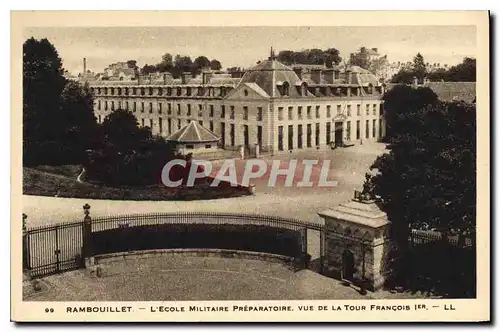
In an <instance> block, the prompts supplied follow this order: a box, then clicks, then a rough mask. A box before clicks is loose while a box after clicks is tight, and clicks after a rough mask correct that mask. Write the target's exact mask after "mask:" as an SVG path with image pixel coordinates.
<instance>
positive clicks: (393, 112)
mask: <svg viewBox="0 0 500 332" xmlns="http://www.w3.org/2000/svg"><path fill="white" fill-rule="evenodd" d="M383 100H384V118H385V121H386V135H385V139H386V140H389V141H390V140H391V139H393V138H396V137H398V136H401V135H404V134H405V133H408V132H410V131H413V130H414V128H415V127H413V125H414V123H413V122H408V121H406V120H407V119H406V117H405V116H406V115H407V114H409V113H414V112H416V111H417V110H419V109H421V108H423V107H425V106H427V105H436V104H437V103H438V96H437V95H436V94H435V93H434V91H432V90H431V89H430V88H427V87H419V88H417V89H414V88H412V87H411V86H407V85H396V86H395V87H393V88H392V89H390V90H389V91H387V92H386V93H385V94H384V97H383Z"/></svg>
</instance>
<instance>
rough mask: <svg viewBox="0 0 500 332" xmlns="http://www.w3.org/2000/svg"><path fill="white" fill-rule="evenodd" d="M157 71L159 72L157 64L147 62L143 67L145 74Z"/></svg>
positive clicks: (142, 71) (142, 70)
mask: <svg viewBox="0 0 500 332" xmlns="http://www.w3.org/2000/svg"><path fill="white" fill-rule="evenodd" d="M156 72H157V68H156V66H153V65H148V64H147V63H146V64H145V65H144V67H142V69H141V73H142V74H143V75H148V74H152V73H156Z"/></svg>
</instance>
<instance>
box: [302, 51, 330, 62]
mask: <svg viewBox="0 0 500 332" xmlns="http://www.w3.org/2000/svg"><path fill="white" fill-rule="evenodd" d="M306 57H307V63H308V64H311V65H324V64H325V61H326V55H325V53H324V52H323V51H322V50H320V49H318V48H313V49H310V50H306Z"/></svg>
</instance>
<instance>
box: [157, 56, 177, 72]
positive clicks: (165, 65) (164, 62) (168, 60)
mask: <svg viewBox="0 0 500 332" xmlns="http://www.w3.org/2000/svg"><path fill="white" fill-rule="evenodd" d="M173 67H174V61H173V57H172V54H170V53H165V54H163V55H162V57H161V62H160V63H158V64H157V65H156V69H157V71H159V72H165V71H169V72H170V71H172V68H173Z"/></svg>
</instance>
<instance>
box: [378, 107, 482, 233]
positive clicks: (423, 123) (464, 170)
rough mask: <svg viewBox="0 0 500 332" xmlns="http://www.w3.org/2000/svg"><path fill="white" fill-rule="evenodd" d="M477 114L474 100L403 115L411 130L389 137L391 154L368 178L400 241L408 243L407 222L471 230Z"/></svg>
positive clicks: (456, 230) (416, 225)
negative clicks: (390, 138) (373, 174)
mask: <svg viewBox="0 0 500 332" xmlns="http://www.w3.org/2000/svg"><path fill="white" fill-rule="evenodd" d="M475 116H476V108H475V105H474V104H467V103H456V102H454V103H447V102H439V103H438V104H436V105H427V106H424V107H423V108H420V109H417V110H410V111H408V112H406V113H405V114H404V115H402V117H403V118H404V120H401V121H404V122H407V123H408V126H407V127H411V128H412V130H410V131H408V132H405V133H399V134H398V135H397V136H396V137H394V138H393V139H392V140H391V143H390V146H389V148H390V153H389V154H385V155H383V156H381V157H379V158H378V159H377V160H376V161H375V163H374V164H373V166H372V168H375V169H377V170H378V171H379V174H377V175H376V176H374V177H373V178H372V180H371V181H372V183H373V185H374V193H375V194H376V195H379V196H380V197H381V198H382V199H383V204H384V206H385V208H386V211H387V213H388V215H389V218H390V219H391V220H392V222H393V226H394V227H395V230H396V233H399V239H402V241H400V242H405V241H407V235H408V233H407V230H408V228H409V227H410V226H411V227H412V228H420V229H431V228H436V229H438V230H440V231H444V232H448V233H461V234H471V233H474V232H475V200H476V195H475V193H476V192H475V190H476V182H475V179H476V149H475V132H476V126H475ZM409 124H411V126H410V125H409ZM397 235H398V234H396V238H398V236H397ZM405 239H406V240H405Z"/></svg>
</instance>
